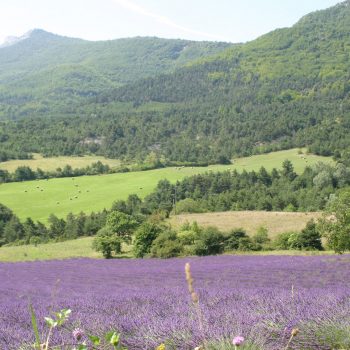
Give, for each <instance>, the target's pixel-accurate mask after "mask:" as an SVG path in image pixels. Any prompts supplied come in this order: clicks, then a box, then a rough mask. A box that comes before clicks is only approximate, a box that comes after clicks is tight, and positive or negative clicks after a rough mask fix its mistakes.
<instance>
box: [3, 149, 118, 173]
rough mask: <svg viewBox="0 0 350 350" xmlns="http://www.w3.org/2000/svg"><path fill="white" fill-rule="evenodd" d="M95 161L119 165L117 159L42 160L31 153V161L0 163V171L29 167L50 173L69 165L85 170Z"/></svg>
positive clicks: (37, 155)
mask: <svg viewBox="0 0 350 350" xmlns="http://www.w3.org/2000/svg"><path fill="white" fill-rule="evenodd" d="M97 161H100V162H102V163H103V164H107V165H109V166H110V167H114V166H118V165H120V161H119V160H118V159H108V158H105V157H100V156H83V157H65V156H62V157H48V158H44V157H43V156H42V155H41V154H39V153H33V159H14V160H9V161H7V162H0V169H2V170H7V171H9V172H10V173H12V172H14V171H15V170H16V169H17V168H18V167H19V166H29V167H30V168H31V169H33V170H36V169H37V168H40V169H41V170H44V171H52V170H56V169H57V168H63V167H64V166H65V165H67V164H68V165H70V166H71V167H72V168H73V169H75V168H85V167H87V166H88V165H91V164H92V163H95V162H97Z"/></svg>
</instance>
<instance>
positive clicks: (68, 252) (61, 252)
mask: <svg viewBox="0 0 350 350" xmlns="http://www.w3.org/2000/svg"><path fill="white" fill-rule="evenodd" d="M92 240H93V237H84V238H79V239H75V240H71V241H66V242H59V243H48V244H39V245H38V246H37V247H35V246H33V245H24V246H16V247H1V248H0V262H19V261H34V260H56V259H70V258H94V259H97V258H100V259H102V255H101V254H100V253H97V252H95V251H94V250H93V249H92V248H91V244H92ZM124 250H125V251H126V253H123V254H121V255H119V256H118V258H131V257H132V254H131V252H130V251H131V246H127V247H124ZM226 254H239V255H329V254H334V252H331V251H323V252H306V251H295V250H275V251H266V252H232V253H226Z"/></svg>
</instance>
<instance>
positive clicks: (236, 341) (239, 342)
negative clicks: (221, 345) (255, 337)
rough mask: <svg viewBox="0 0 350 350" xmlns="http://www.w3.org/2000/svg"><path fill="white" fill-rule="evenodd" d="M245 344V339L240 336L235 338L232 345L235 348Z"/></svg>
mask: <svg viewBox="0 0 350 350" xmlns="http://www.w3.org/2000/svg"><path fill="white" fill-rule="evenodd" d="M243 342H244V337H241V336H238V337H234V338H233V340H232V344H233V345H234V346H241V345H242V344H243Z"/></svg>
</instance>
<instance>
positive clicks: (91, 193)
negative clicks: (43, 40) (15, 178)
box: [0, 149, 332, 222]
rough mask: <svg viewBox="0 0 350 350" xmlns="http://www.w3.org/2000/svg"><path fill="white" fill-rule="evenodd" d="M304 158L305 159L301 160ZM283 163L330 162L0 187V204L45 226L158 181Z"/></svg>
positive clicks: (276, 157)
mask: <svg viewBox="0 0 350 350" xmlns="http://www.w3.org/2000/svg"><path fill="white" fill-rule="evenodd" d="M303 157H305V158H306V159H304V158H303ZM285 159H289V160H291V161H292V162H293V164H294V167H295V169H296V171H297V172H301V171H302V170H303V169H304V168H305V166H306V165H312V164H315V163H317V162H319V161H324V162H332V160H331V159H330V158H325V157H319V156H315V155H303V156H301V155H299V154H298V150H297V149H294V150H288V151H281V152H274V153H270V154H264V155H258V156H252V157H246V158H240V159H237V160H234V163H233V164H231V165H214V166H209V167H186V168H175V167H173V168H164V169H156V170H150V171H139V172H130V173H118V174H110V175H96V176H81V177H76V178H60V179H49V180H39V181H38V180H37V181H26V182H15V183H6V184H0V203H2V204H4V205H6V206H8V207H9V208H11V209H12V210H13V211H14V212H15V213H16V214H17V215H18V216H19V217H20V218H21V219H25V218H26V217H31V218H33V219H35V220H40V221H42V222H46V221H47V218H48V216H49V215H50V214H51V213H54V214H55V215H57V216H59V217H63V216H65V215H67V214H68V213H69V212H73V213H79V212H81V211H83V212H86V213H89V212H91V211H98V210H102V209H103V208H110V206H111V205H112V203H113V202H114V201H115V200H118V199H126V198H127V197H128V195H129V194H133V193H135V194H137V195H138V196H140V197H144V196H146V195H147V194H148V193H150V192H151V191H152V190H153V189H154V188H155V186H156V185H157V183H158V181H159V180H161V179H168V180H169V181H171V182H175V181H176V180H181V179H182V178H184V177H186V176H190V175H194V174H198V173H203V172H207V171H223V170H228V169H237V170H238V171H242V170H243V169H246V170H248V171H249V170H258V169H259V168H260V167H261V166H264V167H265V168H266V169H268V170H271V169H272V168H274V167H275V168H281V166H282V163H283V161H284V160H285Z"/></svg>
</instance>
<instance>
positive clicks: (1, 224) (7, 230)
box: [0, 204, 107, 246]
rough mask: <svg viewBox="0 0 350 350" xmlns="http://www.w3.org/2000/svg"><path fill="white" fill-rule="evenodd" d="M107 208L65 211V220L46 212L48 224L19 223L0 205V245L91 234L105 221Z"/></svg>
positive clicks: (65, 238)
mask: <svg viewBox="0 0 350 350" xmlns="http://www.w3.org/2000/svg"><path fill="white" fill-rule="evenodd" d="M106 216H107V211H102V212H99V213H94V212H93V213H91V214H89V215H87V214H84V213H80V214H78V215H73V214H72V213H69V214H68V215H67V217H66V219H62V218H58V217H57V216H55V215H53V214H52V215H50V217H49V218H48V223H47V224H46V225H45V224H43V223H41V222H39V221H38V222H34V221H33V220H32V219H31V218H27V219H26V220H24V222H21V221H20V220H19V218H18V217H17V216H16V215H15V214H14V213H13V212H12V211H11V210H10V209H9V208H7V207H5V206H4V205H2V204H0V246H2V245H5V244H16V245H22V244H39V243H47V242H57V241H64V240H68V239H76V238H79V237H82V236H93V235H95V234H96V233H97V232H98V231H99V230H100V229H101V228H102V227H103V226H104V225H105V222H106Z"/></svg>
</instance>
